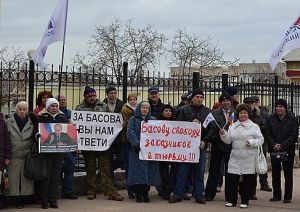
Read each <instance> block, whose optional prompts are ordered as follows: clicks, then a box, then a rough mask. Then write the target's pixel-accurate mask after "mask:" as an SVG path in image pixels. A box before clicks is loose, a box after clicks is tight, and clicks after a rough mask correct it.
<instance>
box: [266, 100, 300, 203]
mask: <svg viewBox="0 0 300 212" xmlns="http://www.w3.org/2000/svg"><path fill="white" fill-rule="evenodd" d="M266 139H267V142H268V144H269V152H270V154H271V165H272V187H273V197H272V198H271V199H270V201H272V202H273V201H281V199H282V191H281V170H282V169H283V172H284V178H285V183H284V196H283V203H290V202H291V201H292V195H293V167H294V156H295V143H296V142H297V141H298V121H297V119H296V117H295V115H294V114H293V113H291V112H289V111H288V109H287V102H286V100H284V99H278V100H277V101H276V102H275V113H274V114H272V115H271V116H270V117H269V118H268V119H267V122H266ZM279 152H280V153H283V154H284V153H287V158H285V159H284V160H279V159H278V158H277V157H275V158H273V157H272V154H276V153H279Z"/></svg>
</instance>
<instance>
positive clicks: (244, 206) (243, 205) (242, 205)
mask: <svg viewBox="0 0 300 212" xmlns="http://www.w3.org/2000/svg"><path fill="white" fill-rule="evenodd" d="M240 208H248V205H246V204H240Z"/></svg>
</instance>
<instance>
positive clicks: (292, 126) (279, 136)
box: [266, 113, 298, 155]
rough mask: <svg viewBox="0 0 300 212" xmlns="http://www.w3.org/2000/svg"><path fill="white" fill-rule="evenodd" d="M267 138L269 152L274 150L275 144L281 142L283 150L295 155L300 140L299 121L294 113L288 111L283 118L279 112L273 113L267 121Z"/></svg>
mask: <svg viewBox="0 0 300 212" xmlns="http://www.w3.org/2000/svg"><path fill="white" fill-rule="evenodd" d="M266 140H267V142H268V145H269V152H274V150H273V146H274V145H275V144H281V148H282V150H283V151H287V152H288V153H289V155H294V154H295V143H297V141H298V121H297V119H296V117H295V116H294V114H292V113H287V114H286V116H285V117H284V118H283V119H280V118H279V116H278V115H277V114H272V115H271V116H270V117H269V118H268V119H267V122H266Z"/></svg>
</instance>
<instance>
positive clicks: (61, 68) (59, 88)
mask: <svg viewBox="0 0 300 212" xmlns="http://www.w3.org/2000/svg"><path fill="white" fill-rule="evenodd" d="M68 7H69V0H67V5H66V18H65V26H64V38H63V46H62V52H61V62H60V67H59V73H58V97H59V99H58V101H59V100H60V93H61V75H62V70H63V65H64V55H65V41H66V28H67V27H66V26H67V19H68Z"/></svg>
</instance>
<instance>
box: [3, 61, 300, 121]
mask: <svg viewBox="0 0 300 212" xmlns="http://www.w3.org/2000/svg"><path fill="white" fill-rule="evenodd" d="M126 71H127V70H126V69H124V75H123V76H115V75H113V74H98V73H97V72H96V71H92V72H86V71H83V70H81V69H79V70H75V68H74V67H72V68H68V67H66V68H65V69H64V70H63V71H62V72H59V71H57V70H55V69H54V68H53V66H52V69H51V70H50V71H34V70H31V72H30V69H29V65H28V66H26V67H24V68H19V69H17V70H11V69H9V68H4V67H2V63H0V102H1V105H0V110H1V112H2V113H4V114H10V113H11V112H13V111H14V109H15V105H16V103H17V102H19V101H21V100H26V101H28V102H33V106H32V107H35V99H36V96H37V93H38V92H39V91H43V90H48V91H51V92H52V93H53V95H54V96H55V95H57V94H58V93H61V94H64V95H66V97H67V100H68V107H69V108H70V109H73V108H75V107H76V105H78V104H79V103H80V102H81V101H82V99H83V91H84V87H85V86H86V85H90V86H92V87H94V88H95V90H96V91H97V94H98V98H99V99H100V100H102V99H104V98H105V87H106V86H107V85H115V86H116V87H117V89H118V97H119V99H121V100H125V101H126V96H127V93H128V92H137V93H139V100H147V98H148V88H149V87H150V86H157V87H159V88H160V90H161V92H160V97H161V99H162V101H163V102H164V103H170V104H171V105H177V104H178V103H179V102H180V97H181V95H182V93H184V92H187V91H188V90H193V88H196V87H201V88H202V89H203V91H204V93H205V100H204V104H205V105H206V106H208V107H211V106H212V105H213V104H214V103H215V102H216V101H218V97H219V96H220V94H221V92H222V90H224V89H225V88H226V87H227V86H236V87H238V88H239V90H240V102H242V100H243V98H244V97H246V96H252V95H256V96H259V97H260V99H261V103H262V105H264V106H266V107H268V108H269V110H270V112H272V111H274V102H275V100H276V99H278V98H284V99H286V100H287V101H288V104H289V107H290V110H291V111H292V112H294V113H295V115H297V116H299V115H300V106H299V105H300V104H299V103H300V89H299V88H300V85H299V84H298V83H293V82H289V81H283V82H279V80H278V77H277V76H276V75H274V76H272V77H270V78H269V80H268V81H266V80H264V81H263V82H257V81H251V80H249V79H245V78H242V77H241V76H228V75H227V74H223V75H222V76H205V77H200V76H199V73H194V74H193V75H192V76H184V77H182V76H176V77H168V76H165V74H160V73H154V72H153V73H150V72H147V73H146V74H144V75H143V76H138V77H131V76H127V75H128V73H126ZM30 85H31V86H30ZM30 94H32V95H30Z"/></svg>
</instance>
